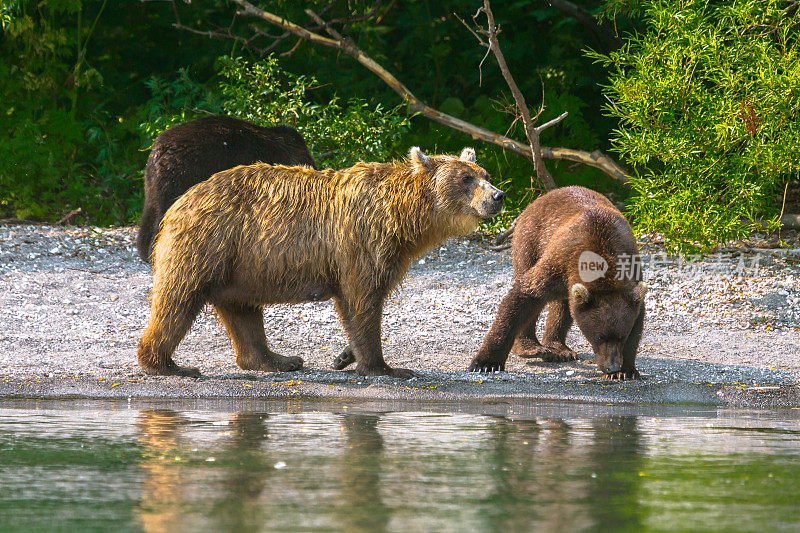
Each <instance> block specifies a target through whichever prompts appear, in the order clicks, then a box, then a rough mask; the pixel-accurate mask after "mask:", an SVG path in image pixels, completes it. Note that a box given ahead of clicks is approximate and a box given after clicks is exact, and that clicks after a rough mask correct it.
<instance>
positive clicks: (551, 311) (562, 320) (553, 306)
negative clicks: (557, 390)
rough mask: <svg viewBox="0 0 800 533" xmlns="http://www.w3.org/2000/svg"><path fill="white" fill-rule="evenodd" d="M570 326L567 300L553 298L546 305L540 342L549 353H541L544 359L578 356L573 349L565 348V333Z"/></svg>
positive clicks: (559, 359) (569, 358)
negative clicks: (545, 316) (553, 299)
mask: <svg viewBox="0 0 800 533" xmlns="http://www.w3.org/2000/svg"><path fill="white" fill-rule="evenodd" d="M571 327H572V314H571V313H570V311H569V300H555V301H553V302H550V305H549V306H548V307H547V322H546V323H545V327H544V335H543V336H542V344H543V345H544V348H545V350H547V351H548V352H549V354H543V355H542V359H543V360H544V361H551V362H563V361H575V360H576V359H577V358H578V356H577V354H576V353H575V351H574V350H570V349H569V348H567V344H566V342H567V333H569V328H571Z"/></svg>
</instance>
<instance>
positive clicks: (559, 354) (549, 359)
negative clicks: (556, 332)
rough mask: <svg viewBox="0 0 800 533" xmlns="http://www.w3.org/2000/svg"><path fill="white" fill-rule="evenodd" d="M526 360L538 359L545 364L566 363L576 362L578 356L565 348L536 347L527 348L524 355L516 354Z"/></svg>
mask: <svg viewBox="0 0 800 533" xmlns="http://www.w3.org/2000/svg"><path fill="white" fill-rule="evenodd" d="M517 355H518V356H520V357H524V358H526V359H532V358H535V357H538V358H539V359H541V360H542V361H544V362H546V363H564V362H566V361H576V360H577V359H578V354H576V353H575V352H574V351H573V350H570V349H569V348H567V347H563V348H561V347H554V346H536V347H532V348H528V349H527V350H525V352H524V353H518V354H517Z"/></svg>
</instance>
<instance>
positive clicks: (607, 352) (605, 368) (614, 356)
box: [594, 342, 622, 374]
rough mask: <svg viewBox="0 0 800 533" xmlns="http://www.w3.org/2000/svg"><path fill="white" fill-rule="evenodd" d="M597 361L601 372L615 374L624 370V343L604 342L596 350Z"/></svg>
mask: <svg viewBox="0 0 800 533" xmlns="http://www.w3.org/2000/svg"><path fill="white" fill-rule="evenodd" d="M594 359H595V362H596V363H597V367H598V368H599V369H600V371H601V372H604V373H606V374H613V373H615V372H620V371H621V370H622V345H621V344H619V343H616V342H604V343H602V344H600V345H599V346H598V347H597V349H596V350H595V354H594Z"/></svg>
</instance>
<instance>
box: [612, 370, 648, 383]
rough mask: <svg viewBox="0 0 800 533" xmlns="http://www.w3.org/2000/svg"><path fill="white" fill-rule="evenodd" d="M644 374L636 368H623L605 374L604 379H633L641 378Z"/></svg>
mask: <svg viewBox="0 0 800 533" xmlns="http://www.w3.org/2000/svg"><path fill="white" fill-rule="evenodd" d="M641 378H642V375H641V374H639V371H638V370H636V369H633V370H623V371H621V372H612V373H610V374H603V377H602V379H605V380H607V381H632V380H634V379H641Z"/></svg>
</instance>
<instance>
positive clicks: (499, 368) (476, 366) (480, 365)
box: [467, 361, 506, 374]
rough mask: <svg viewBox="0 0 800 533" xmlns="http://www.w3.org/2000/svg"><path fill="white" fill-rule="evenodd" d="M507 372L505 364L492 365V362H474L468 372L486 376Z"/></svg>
mask: <svg viewBox="0 0 800 533" xmlns="http://www.w3.org/2000/svg"><path fill="white" fill-rule="evenodd" d="M505 370H506V364H505V363H492V362H490V361H473V362H472V363H471V364H470V365H469V368H467V372H480V373H484V374H488V373H494V372H505Z"/></svg>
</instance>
